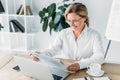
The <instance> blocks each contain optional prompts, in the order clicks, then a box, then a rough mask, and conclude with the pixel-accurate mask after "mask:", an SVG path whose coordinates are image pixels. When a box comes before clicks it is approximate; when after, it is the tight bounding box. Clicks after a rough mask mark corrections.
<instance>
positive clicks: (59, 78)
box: [52, 74, 62, 80]
mask: <svg viewBox="0 0 120 80" xmlns="http://www.w3.org/2000/svg"><path fill="white" fill-rule="evenodd" d="M52 75H53V78H54V80H61V79H62V77H61V76H58V75H55V74H52Z"/></svg>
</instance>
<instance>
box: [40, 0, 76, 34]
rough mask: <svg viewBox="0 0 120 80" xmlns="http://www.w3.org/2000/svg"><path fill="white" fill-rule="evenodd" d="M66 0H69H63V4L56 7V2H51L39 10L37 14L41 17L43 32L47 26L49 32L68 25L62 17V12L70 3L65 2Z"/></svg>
mask: <svg viewBox="0 0 120 80" xmlns="http://www.w3.org/2000/svg"><path fill="white" fill-rule="evenodd" d="M67 1H69V0H63V1H62V3H63V4H62V5H59V6H58V7H57V6H56V3H52V4H50V5H49V6H48V7H47V8H43V9H42V10H41V11H39V16H40V18H41V21H40V22H41V23H43V25H42V30H43V31H44V32H45V31H46V30H47V29H48V26H49V29H50V34H51V32H52V30H54V31H56V32H57V31H60V30H62V29H64V28H67V27H69V25H68V24H67V23H66V21H65V17H64V12H65V10H66V8H67V7H68V6H69V5H70V4H69V3H68V4H67V3H65V2H67ZM73 1H75V0H73Z"/></svg>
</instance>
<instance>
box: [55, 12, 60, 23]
mask: <svg viewBox="0 0 120 80" xmlns="http://www.w3.org/2000/svg"><path fill="white" fill-rule="evenodd" d="M60 18H61V15H60V13H56V14H55V18H54V23H55V24H57V23H59V22H60Z"/></svg>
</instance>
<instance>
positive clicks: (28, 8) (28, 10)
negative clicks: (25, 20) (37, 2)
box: [26, 5, 32, 15]
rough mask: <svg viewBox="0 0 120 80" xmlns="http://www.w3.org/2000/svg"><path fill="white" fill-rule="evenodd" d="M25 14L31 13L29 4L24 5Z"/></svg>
mask: <svg viewBox="0 0 120 80" xmlns="http://www.w3.org/2000/svg"><path fill="white" fill-rule="evenodd" d="M26 14H27V15H32V10H31V8H30V6H29V5H27V6H26Z"/></svg>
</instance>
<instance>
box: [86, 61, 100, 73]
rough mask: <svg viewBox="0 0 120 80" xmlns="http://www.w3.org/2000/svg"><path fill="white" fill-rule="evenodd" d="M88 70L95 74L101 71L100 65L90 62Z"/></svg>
mask: <svg viewBox="0 0 120 80" xmlns="http://www.w3.org/2000/svg"><path fill="white" fill-rule="evenodd" d="M88 71H89V73H91V74H95V75H99V74H100V73H101V71H102V70H101V65H100V64H98V63H92V64H90V66H89V67H88Z"/></svg>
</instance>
